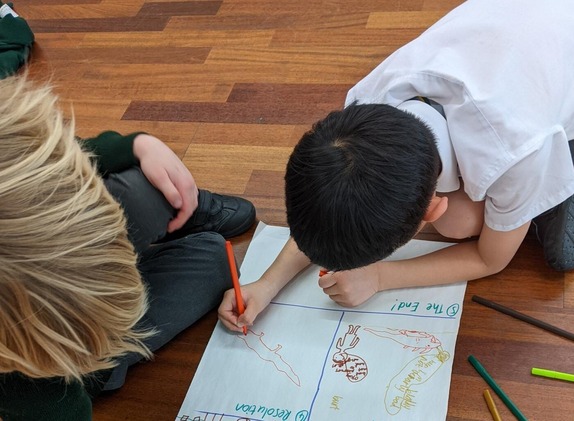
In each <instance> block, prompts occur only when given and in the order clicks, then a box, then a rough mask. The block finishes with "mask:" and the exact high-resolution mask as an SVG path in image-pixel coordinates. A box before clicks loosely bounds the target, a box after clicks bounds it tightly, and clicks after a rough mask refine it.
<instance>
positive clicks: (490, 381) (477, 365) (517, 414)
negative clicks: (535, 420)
mask: <svg viewBox="0 0 574 421" xmlns="http://www.w3.org/2000/svg"><path fill="white" fill-rule="evenodd" d="M468 362H469V363H471V364H472V366H473V367H474V368H475V370H476V371H477V372H478V374H480V375H481V376H482V378H483V379H484V380H485V381H486V383H488V385H489V386H490V387H491V388H492V390H494V392H495V393H496V394H497V395H498V396H499V397H500V399H501V400H502V402H504V404H505V405H506V406H507V407H508V409H510V412H512V413H513V414H514V416H515V417H516V418H518V420H519V421H528V419H527V418H526V417H525V416H524V414H523V413H522V412H520V410H519V409H518V407H517V406H516V405H515V404H514V402H512V401H511V400H510V398H509V397H508V395H507V394H506V393H504V391H503V390H502V389H501V388H500V386H499V385H498V384H496V382H495V381H494V379H493V378H492V377H491V376H490V374H488V372H487V371H486V369H485V368H484V367H483V366H482V364H481V363H480V362H478V360H477V359H476V358H475V357H474V356H472V355H469V356H468Z"/></svg>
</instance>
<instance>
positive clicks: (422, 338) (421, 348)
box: [363, 327, 441, 354]
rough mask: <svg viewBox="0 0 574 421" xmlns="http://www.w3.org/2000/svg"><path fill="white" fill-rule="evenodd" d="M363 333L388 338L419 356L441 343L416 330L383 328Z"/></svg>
mask: <svg viewBox="0 0 574 421" xmlns="http://www.w3.org/2000/svg"><path fill="white" fill-rule="evenodd" d="M363 329H364V330H365V331H367V332H369V333H372V334H373V335H376V336H378V337H380V338H388V339H391V340H393V341H395V342H396V343H398V344H400V345H402V346H403V348H405V349H407V348H411V349H412V351H413V352H418V353H419V354H426V353H427V352H430V351H431V350H433V349H435V348H438V347H440V346H441V342H440V341H439V340H438V339H437V338H436V336H434V335H431V334H430V333H427V332H420V331H418V330H406V329H390V328H386V327H385V328H383V330H377V329H373V328H369V327H365V328H363Z"/></svg>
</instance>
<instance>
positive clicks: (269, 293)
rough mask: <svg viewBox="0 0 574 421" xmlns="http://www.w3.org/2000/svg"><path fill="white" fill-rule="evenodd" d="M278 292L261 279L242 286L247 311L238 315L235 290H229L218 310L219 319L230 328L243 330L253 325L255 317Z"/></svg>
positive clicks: (235, 330)
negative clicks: (244, 327)
mask: <svg viewBox="0 0 574 421" xmlns="http://www.w3.org/2000/svg"><path fill="white" fill-rule="evenodd" d="M276 294H277V292H276V291H275V290H273V289H270V288H268V287H267V286H266V285H265V283H264V282H263V281H261V280H259V281H257V282H253V283H251V284H248V285H244V286H242V287H241V295H242V296H243V302H244V304H245V312H244V313H243V314H242V315H238V314H237V302H236V301H235V290H233V289H230V290H227V291H225V294H224V295H223V301H222V302H221V305H220V306H219V309H218V311H217V313H218V316H219V320H221V322H222V323H223V324H224V325H225V327H227V328H228V329H229V330H232V331H234V332H242V329H243V326H251V325H253V322H254V321H255V318H256V317H257V316H258V315H259V313H261V312H262V311H263V310H264V309H265V308H266V307H267V306H268V305H269V303H270V302H271V300H272V299H273V297H275V295H276Z"/></svg>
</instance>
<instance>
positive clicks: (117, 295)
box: [0, 75, 151, 380]
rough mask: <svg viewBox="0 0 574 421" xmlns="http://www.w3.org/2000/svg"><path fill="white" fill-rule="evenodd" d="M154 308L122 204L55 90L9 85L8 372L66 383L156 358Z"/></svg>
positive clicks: (3, 145) (0, 287)
mask: <svg viewBox="0 0 574 421" xmlns="http://www.w3.org/2000/svg"><path fill="white" fill-rule="evenodd" d="M146 308H147V303H146V295H145V288H144V285H143V284H142V281H141V278H140V275H139V273H138V271H137V269H136V255H135V252H134V249H133V246H132V244H131V243H130V242H129V240H128V238H127V232H126V228H125V220H124V215H123V212H122V210H121V208H120V206H119V205H118V204H117V203H116V202H115V201H114V200H113V198H112V197H111V196H110V194H109V193H108V192H107V190H106V188H105V187H104V185H103V182H102V180H101V178H100V177H99V176H98V174H97V173H96V171H95V169H94V167H93V165H92V164H91V163H90V161H89V158H88V156H87V155H86V153H84V152H83V151H82V150H81V148H80V146H79V145H78V143H77V141H76V140H75V137H74V123H73V121H71V122H66V121H65V120H64V118H63V116H62V113H61V111H60V110H59V109H58V107H57V97H56V96H55V95H54V94H53V93H52V91H51V88H50V87H49V86H48V85H39V86H34V85H33V84H32V83H31V82H29V81H28V80H27V77H26V76H25V75H24V76H23V77H22V76H20V77H10V78H7V79H4V80H2V81H0V373H2V372H4V373H7V372H12V371H19V372H21V373H23V374H25V375H26V376H29V377H34V378H40V377H53V376H61V377H65V378H66V379H67V380H72V379H78V380H79V379H81V378H82V376H84V375H86V374H88V373H90V372H93V371H96V370H101V369H106V368H110V367H113V366H114V361H113V359H114V358H115V357H118V356H121V355H124V354H125V353H127V352H137V353H140V354H143V355H145V356H149V355H150V352H149V350H148V349H147V348H146V347H145V346H144V345H143V344H142V342H141V340H142V339H143V338H145V337H147V336H149V335H150V334H151V333H150V332H136V331H135V330H134V325H135V324H136V322H137V321H138V320H139V319H140V318H141V317H142V316H143V315H144V313H145V311H146Z"/></svg>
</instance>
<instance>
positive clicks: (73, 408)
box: [0, 372, 92, 421]
mask: <svg viewBox="0 0 574 421" xmlns="http://www.w3.org/2000/svg"><path fill="white" fill-rule="evenodd" d="M0 418H1V419H2V420H3V421H54V420H58V421H90V420H91V419H92V401H91V399H90V397H89V395H88V393H87V392H86V390H85V388H84V386H83V385H82V384H81V383H79V382H71V383H66V382H65V381H64V380H63V379H62V378H59V377H58V378H53V379H30V378H29V377H26V376H24V375H22V374H20V373H15V372H14V373H9V374H4V375H1V376H0Z"/></svg>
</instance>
